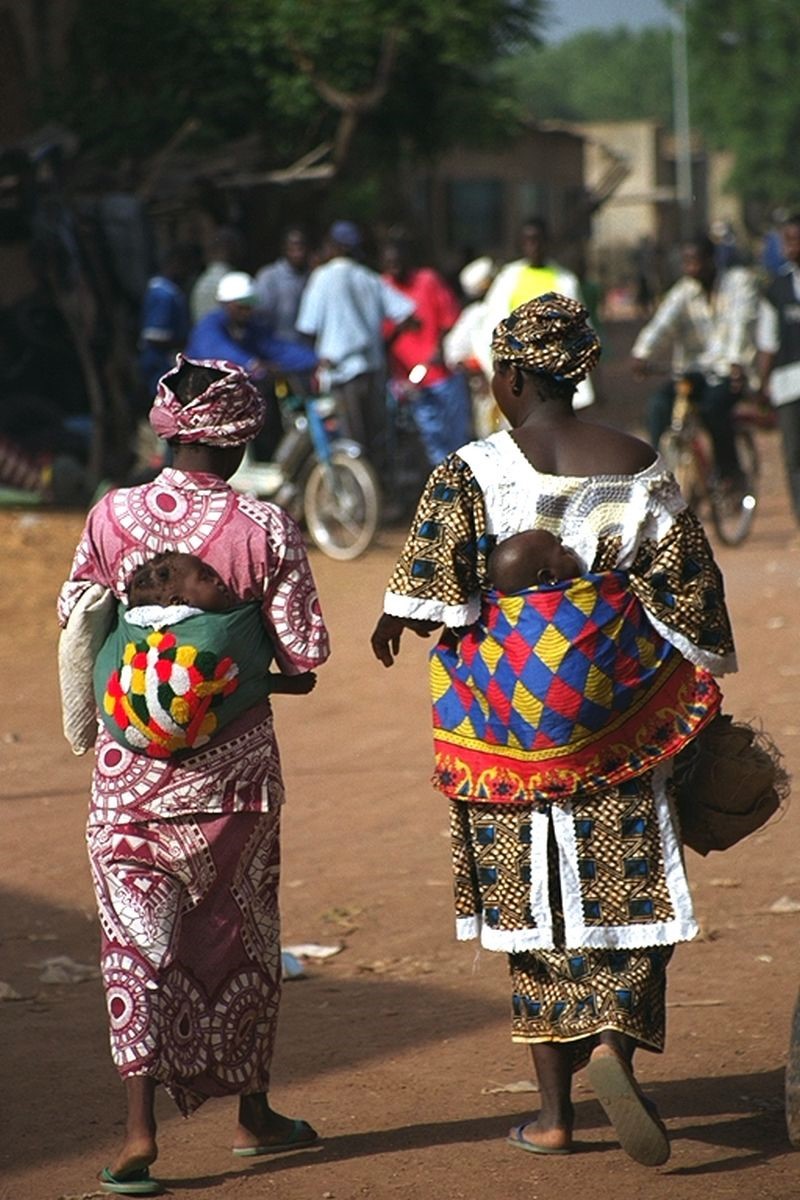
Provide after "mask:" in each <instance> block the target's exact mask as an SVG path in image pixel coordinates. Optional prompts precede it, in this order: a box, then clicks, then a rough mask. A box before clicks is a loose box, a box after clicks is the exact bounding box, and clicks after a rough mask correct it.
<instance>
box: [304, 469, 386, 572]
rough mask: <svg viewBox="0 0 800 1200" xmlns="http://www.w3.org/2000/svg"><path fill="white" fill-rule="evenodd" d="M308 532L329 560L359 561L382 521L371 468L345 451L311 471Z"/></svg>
mask: <svg viewBox="0 0 800 1200" xmlns="http://www.w3.org/2000/svg"><path fill="white" fill-rule="evenodd" d="M303 510H304V515H305V522H306V529H307V530H308V533H309V536H310V537H311V540H312V541H313V543H314V545H315V546H317V547H318V548H319V549H320V550H321V551H322V553H323V554H327V555H328V557H329V558H338V559H349V558H358V556H359V554H363V553H364V551H365V550H366V549H367V547H368V546H369V545H370V543H371V542H372V539H373V538H374V536H375V531H376V530H377V528H378V521H379V518H380V500H379V491H378V484H377V480H376V478H375V473H374V471H373V470H372V467H371V466H370V465H369V463H368V462H367V461H366V460H365V459H364V458H360V457H357V456H354V455H352V454H350V453H348V452H347V451H346V450H334V451H333V452H332V454H331V457H330V460H329V461H328V462H317V463H315V464H314V466H313V467H312V468H311V470H310V472H309V474H308V478H307V480H306V484H305V488H304V490H303Z"/></svg>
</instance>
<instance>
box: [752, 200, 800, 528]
mask: <svg viewBox="0 0 800 1200" xmlns="http://www.w3.org/2000/svg"><path fill="white" fill-rule="evenodd" d="M782 239H783V240H782V248H781V253H782V255H783V257H784V259H785V262H784V265H783V267H781V268H780V269H779V271H778V273H777V275H776V276H775V277H774V278H773V279H772V280H770V282H769V283H768V285H767V287H766V289H765V291H764V294H763V296H762V298H761V303H760V306H759V312H758V323H757V326H756V345H757V347H758V359H757V362H758V378H759V389H760V394H761V396H762V397H766V396H769V399H770V401H771V402H772V404H773V405H774V407H775V411H776V413H777V417H778V425H779V426H780V431H781V439H782V441H783V461H784V467H785V469H786V482H787V483H788V485H789V495H790V496H791V500H792V508H793V510H794V515H795V517H796V518H797V520H798V521H800V213H798V214H797V215H796V216H791V217H789V218H788V219H787V220H786V221H785V222H784V225H783V229H782Z"/></svg>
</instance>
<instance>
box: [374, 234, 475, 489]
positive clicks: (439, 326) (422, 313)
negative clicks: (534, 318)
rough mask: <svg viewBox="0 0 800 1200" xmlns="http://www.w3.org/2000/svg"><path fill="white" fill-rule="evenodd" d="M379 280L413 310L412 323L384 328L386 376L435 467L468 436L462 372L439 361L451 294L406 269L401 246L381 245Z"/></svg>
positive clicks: (452, 310) (406, 249)
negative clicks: (403, 396) (404, 399)
mask: <svg viewBox="0 0 800 1200" xmlns="http://www.w3.org/2000/svg"><path fill="white" fill-rule="evenodd" d="M382 265H383V278H384V279H385V280H386V282H387V283H388V284H390V285H391V287H393V288H395V289H396V290H397V291H398V292H400V293H401V294H402V295H403V296H405V297H407V299H408V300H409V301H410V302H411V304H412V305H413V306H414V320H413V322H412V323H410V324H408V325H407V326H405V327H402V326H401V327H398V326H397V324H396V323H395V322H393V321H391V320H389V321H388V322H387V324H386V326H385V327H384V334H385V336H386V339H387V347H388V356H389V374H390V378H391V379H392V380H394V381H395V382H396V383H397V384H398V385H399V386H400V387H401V388H402V387H404V386H407V385H408V383H409V382H411V383H412V384H413V387H412V390H411V391H410V393H409V399H410V403H411V411H412V414H413V417H414V423H415V425H416V427H417V431H418V433H419V436H420V440H421V441H422V445H423V447H424V449H425V454H426V455H427V458H428V463H429V464H430V466H431V467H435V466H437V465H438V464H439V463H440V462H441V461H442V460H443V459H444V458H446V457H447V455H448V454H450V453H451V452H452V451H453V450H457V449H458V448H459V446H463V445H464V443H465V442H468V441H469V439H470V437H471V436H472V419H471V411H470V409H471V404H470V395H469V387H468V385H467V378H466V375H465V374H464V372H463V371H460V370H451V369H450V367H448V366H447V364H446V363H445V361H444V357H443V352H442V341H443V338H444V336H445V334H446V333H447V332H448V331H449V330H450V329H452V327H453V325H454V324H455V322H456V321H457V320H458V315H459V307H458V301H457V300H456V297H455V295H454V293H453V292H452V291H451V289H450V288H449V287H448V286H447V284H446V283H445V281H444V280H443V279H442V277H441V275H439V274H438V273H437V272H436V271H434V270H433V269H432V268H431V267H417V266H414V265H413V264H412V259H411V247H410V245H409V243H408V242H407V241H406V240H400V239H398V240H394V241H390V242H387V243H386V245H385V246H384V249H383V256H382Z"/></svg>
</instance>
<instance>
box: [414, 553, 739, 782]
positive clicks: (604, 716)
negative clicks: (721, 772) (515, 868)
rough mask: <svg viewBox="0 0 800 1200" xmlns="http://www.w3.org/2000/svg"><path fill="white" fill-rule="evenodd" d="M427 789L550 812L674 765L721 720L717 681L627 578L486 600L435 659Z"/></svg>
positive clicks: (612, 575) (569, 582) (606, 577)
mask: <svg viewBox="0 0 800 1200" xmlns="http://www.w3.org/2000/svg"><path fill="white" fill-rule="evenodd" d="M430 681H431V692H432V699H433V726H434V751H435V773H434V777H433V782H434V786H435V787H437V788H438V789H439V790H440V791H442V792H444V793H445V794H446V795H447V796H449V797H451V798H452V799H463V800H473V801H484V802H487V803H495V804H522V803H531V802H534V803H545V804H546V803H551V802H557V801H559V800H567V799H569V798H574V796H575V794H576V793H579V794H585V795H589V794H591V793H593V792H595V791H598V790H601V789H604V788H607V787H609V786H611V785H614V784H616V783H618V782H621V781H622V780H625V779H629V778H631V777H632V776H636V775H639V774H641V773H643V772H644V771H647V770H649V769H651V768H652V767H654V766H656V765H657V764H658V763H659V762H662V761H663V760H665V759H668V758H671V757H672V756H673V755H675V754H676V753H677V752H678V751H679V750H680V749H682V747H683V746H685V745H686V744H687V743H688V742H689V741H690V740H691V739H692V738H693V737H694V736H695V735H696V734H697V733H698V732H699V731H700V730H701V729H702V728H703V727H704V726H705V725H706V724H707V723H708V722H709V721H710V720H711V718H712V717H713V716H714V715H715V714H716V713H717V712H718V710H719V706H720V699H721V698H720V692H719V689H718V687H717V685H716V683H715V682H714V679H713V678H712V676H711V675H710V674H709V673H708V672H707V671H705V670H703V669H701V668H699V667H696V666H694V665H693V664H692V663H690V662H688V661H687V660H686V659H685V658H684V657H683V656H682V655H681V654H680V652H679V651H677V650H676V649H675V648H674V647H673V646H671V645H670V644H669V643H668V642H667V641H666V640H665V639H664V638H662V637H661V635H660V634H659V633H657V632H656V630H655V629H654V628H653V626H652V625H651V623H650V621H649V620H648V617H647V614H646V613H645V610H644V608H643V607H642V605H641V603H640V602H639V600H638V599H637V598H636V596H635V595H634V594H633V593H632V591H631V589H630V586H629V583H628V576H627V574H626V573H625V572H623V571H606V572H602V573H594V574H592V573H590V574H585V575H581V576H579V577H577V578H570V579H561V580H558V581H556V582H553V583H551V584H548V586H544V587H531V588H525V589H523V590H520V591H517V592H514V593H510V594H509V593H504V592H501V591H499V590H497V589H495V588H493V589H492V590H490V591H488V592H487V593H485V595H484V598H483V604H482V608H481V615H480V618H479V619H478V621H477V622H476V623H475V624H474V625H472V626H470V627H469V628H468V629H467V630H466V631H464V632H463V633H462V634H461V636H458V635H457V634H456V633H454V632H452V631H446V632H445V633H444V635H443V636H442V638H441V639H440V641H439V644H438V645H437V646H436V647H435V649H434V650H433V651H432V653H431V661H430Z"/></svg>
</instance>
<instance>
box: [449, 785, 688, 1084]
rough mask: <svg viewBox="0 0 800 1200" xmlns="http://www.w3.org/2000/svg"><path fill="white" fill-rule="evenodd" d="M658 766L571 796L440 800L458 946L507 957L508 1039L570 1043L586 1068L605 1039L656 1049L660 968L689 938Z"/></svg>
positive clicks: (661, 1018)
mask: <svg viewBox="0 0 800 1200" xmlns="http://www.w3.org/2000/svg"><path fill="white" fill-rule="evenodd" d="M668 779H669V769H668V768H658V769H657V770H656V771H652V772H648V773H646V774H645V775H642V776H639V777H638V778H636V779H633V780H630V781H628V782H627V783H625V784H622V785H620V786H618V787H616V788H610V789H608V790H607V791H605V792H603V793H601V794H599V795H595V796H593V797H592V798H591V799H588V798H587V799H585V800H582V801H577V800H573V801H572V802H571V803H570V804H567V805H564V806H553V807H552V808H551V809H549V810H545V811H538V810H536V809H534V808H532V807H530V806H526V805H514V806H506V805H491V804H480V803H472V802H464V801H452V802H451V806H450V816H451V834H452V853H453V870H454V887H455V906H456V929H457V935H458V937H459V938H460V939H468V938H474V937H479V938H480V940H481V943H482V945H484V946H485V947H487V948H489V949H492V950H499V951H505V952H506V953H507V954H508V956H509V966H510V972H511V984H512V1039H513V1040H514V1041H518V1042H528V1043H535V1042H557V1043H568V1044H571V1046H572V1050H573V1067H574V1069H576V1070H577V1069H578V1068H579V1067H581V1066H582V1065H584V1063H585V1061H586V1060H587V1058H588V1055H589V1053H590V1051H591V1047H592V1044H593V1039H595V1038H596V1036H597V1035H598V1034H599V1033H600V1032H602V1031H604V1030H616V1031H618V1032H620V1033H623V1034H626V1035H627V1036H629V1037H631V1038H633V1039H634V1040H635V1041H636V1042H637V1043H638V1044H639V1045H640V1046H642V1047H645V1048H648V1049H651V1050H656V1051H660V1050H662V1049H663V1046H664V1033H665V988H666V967H667V963H668V962H669V959H670V957H671V955H672V952H673V948H674V945H675V943H676V942H679V941H685V940H688V939H690V938H691V937H693V936H694V935H695V934H696V932H697V925H696V923H695V920H694V915H693V912H692V906H691V898H690V896H689V891H688V885H687V882H686V876H685V872H684V869H683V861H682V854H681V848H680V841H679V838H678V835H677V831H676V826H675V822H674V819H673V814H672V802H671V797H670V793H669V784H668Z"/></svg>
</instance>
